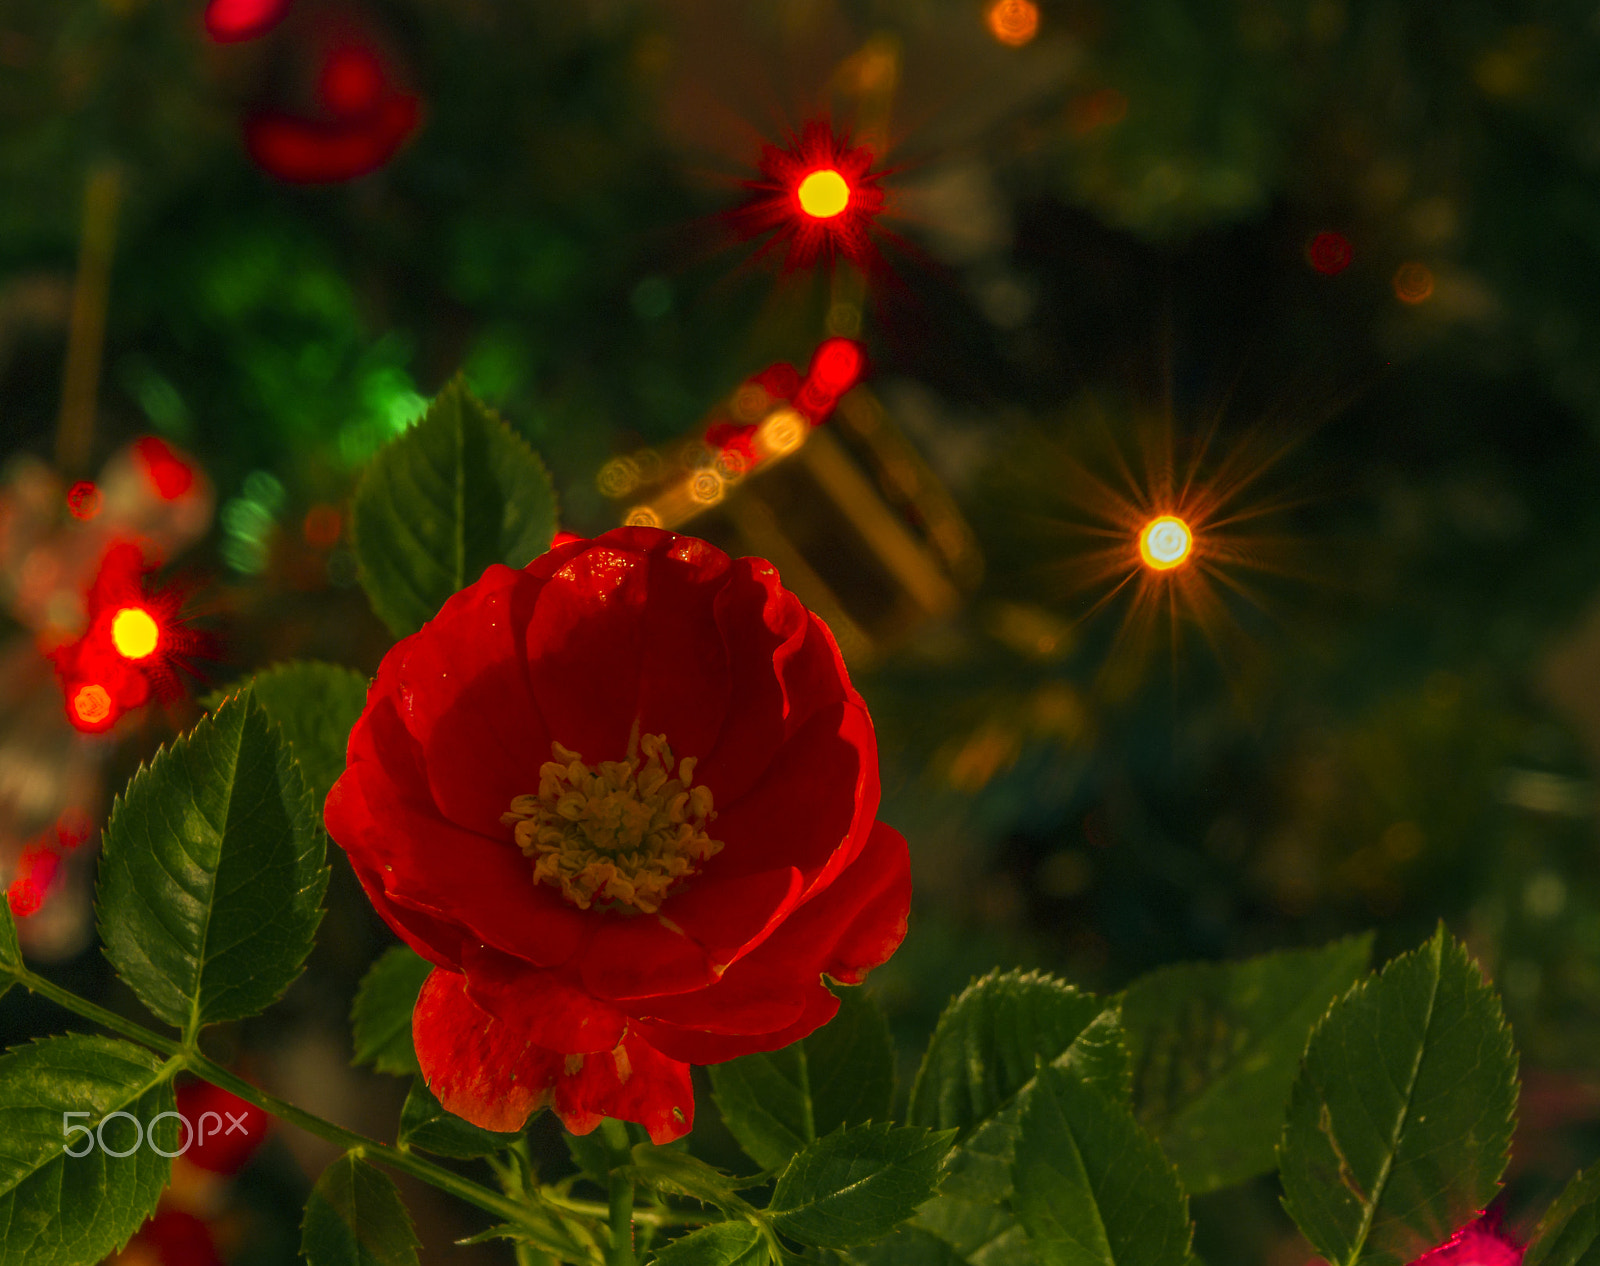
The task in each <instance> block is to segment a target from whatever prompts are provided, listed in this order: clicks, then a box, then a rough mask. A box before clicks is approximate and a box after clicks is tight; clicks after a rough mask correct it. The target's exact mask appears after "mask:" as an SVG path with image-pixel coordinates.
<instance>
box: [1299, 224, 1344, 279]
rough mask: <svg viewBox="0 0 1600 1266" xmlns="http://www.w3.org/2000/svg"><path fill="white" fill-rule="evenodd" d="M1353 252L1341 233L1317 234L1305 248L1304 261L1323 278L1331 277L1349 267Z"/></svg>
mask: <svg viewBox="0 0 1600 1266" xmlns="http://www.w3.org/2000/svg"><path fill="white" fill-rule="evenodd" d="M1353 258H1355V250H1354V248H1353V247H1352V246H1351V245H1350V239H1349V238H1347V237H1346V236H1345V235H1344V234H1343V233H1333V232H1326V233H1318V234H1317V235H1316V236H1315V237H1313V238H1312V239H1311V241H1310V243H1309V244H1308V245H1307V246H1306V259H1307V260H1308V261H1309V262H1310V264H1311V267H1313V268H1315V269H1316V270H1317V271H1318V272H1319V273H1321V274H1322V275H1323V276H1324V277H1332V276H1333V275H1334V274H1336V273H1342V272H1343V271H1344V270H1345V269H1346V268H1348V267H1350V261H1351V260H1352V259H1353Z"/></svg>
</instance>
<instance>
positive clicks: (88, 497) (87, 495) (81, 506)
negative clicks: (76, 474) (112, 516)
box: [67, 479, 101, 523]
mask: <svg viewBox="0 0 1600 1266" xmlns="http://www.w3.org/2000/svg"><path fill="white" fill-rule="evenodd" d="M100 502H101V496H100V489H99V488H97V487H95V485H94V483H93V482H91V481H90V480H88V479H80V480H78V482H77V483H75V484H73V485H72V487H71V488H69V489H68V490H67V512H68V513H69V514H71V515H72V517H73V518H75V519H81V520H82V521H83V522H85V523H87V522H88V521H89V520H90V519H92V518H94V516H95V515H97V514H99V513H100Z"/></svg>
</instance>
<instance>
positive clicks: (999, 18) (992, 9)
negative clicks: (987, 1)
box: [986, 0, 1039, 48]
mask: <svg viewBox="0 0 1600 1266" xmlns="http://www.w3.org/2000/svg"><path fill="white" fill-rule="evenodd" d="M986 16H987V20H988V23H989V34H990V35H992V36H994V37H995V39H997V40H999V41H1000V42H1001V43H1002V44H1009V45H1011V47H1012V48H1021V47H1022V45H1024V44H1026V43H1027V42H1028V41H1029V40H1031V39H1032V38H1033V37H1034V36H1035V35H1037V34H1038V33H1039V6H1038V5H1036V4H1034V3H1033V0H994V3H993V4H991V5H990V6H989V11H988V14H987V15H986Z"/></svg>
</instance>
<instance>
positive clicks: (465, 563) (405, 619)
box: [350, 377, 556, 637]
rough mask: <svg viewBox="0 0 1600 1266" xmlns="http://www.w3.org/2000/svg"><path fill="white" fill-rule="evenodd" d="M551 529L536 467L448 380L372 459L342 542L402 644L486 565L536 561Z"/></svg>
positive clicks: (545, 481) (543, 478)
mask: <svg viewBox="0 0 1600 1266" xmlns="http://www.w3.org/2000/svg"><path fill="white" fill-rule="evenodd" d="M555 524H556V501H555V492H554V490H553V489H552V487H551V484H550V476H549V474H548V473H546V471H545V468H544V463H543V462H541V461H540V460H539V458H538V456H537V455H536V454H535V453H534V451H533V450H532V449H531V448H529V447H528V446H527V444H526V443H524V442H523V441H522V439H521V438H520V437H518V436H517V435H516V434H514V433H513V432H512V430H511V428H509V427H508V426H507V425H506V424H505V423H504V422H503V421H501V420H500V417H499V415H498V414H496V413H495V412H494V411H493V410H492V409H490V408H488V407H487V406H486V405H484V404H483V402H482V401H480V400H479V399H478V398H477V397H476V396H474V395H473V394H472V392H471V391H470V390H469V389H468V388H467V385H466V382H465V380H464V379H462V378H460V377H457V378H455V379H453V380H452V381H451V382H450V383H449V384H448V385H447V386H446V387H445V388H444V390H443V391H441V392H440V393H439V394H438V396H437V397H435V398H434V401H433V404H432V405H431V406H430V407H429V409H428V413H427V416H426V417H424V418H423V419H422V421H420V422H418V423H417V424H416V425H415V426H414V427H412V428H411V429H410V430H409V431H407V432H406V433H405V434H404V435H402V436H400V437H399V438H398V439H396V440H394V441H393V442H392V443H390V444H389V445H387V446H386V447H385V448H384V449H383V450H382V451H381V452H379V453H378V455H377V456H376V457H375V458H373V460H372V464H371V465H370V466H368V467H367V470H366V473H365V474H364V475H363V476H362V478H361V483H360V485H359V486H358V487H357V488H356V492H355V497H354V499H353V501H352V502H351V522H350V536H351V541H352V543H353V545H354V546H355V553H356V560H357V562H358V563H359V565H360V579H361V585H362V587H363V588H364V589H365V590H366V591H367V597H368V598H369V599H371V601H372V609H373V610H374V611H376V612H377V613H378V616H379V618H380V619H382V620H383V622H384V623H385V624H387V625H388V626H389V628H390V629H391V630H392V631H393V633H394V635H395V636H396V637H404V636H405V635H406V634H408V633H415V632H416V631H417V630H418V629H419V628H421V627H422V626H423V624H425V623H426V622H427V621H429V620H431V619H432V618H433V617H434V616H435V615H436V614H437V613H438V611H439V608H440V607H441V606H442V605H444V600H445V599H446V598H448V597H449V596H450V595H451V594H453V593H456V592H457V591H458V590H461V589H465V588H466V587H467V586H468V585H470V584H472V582H473V581H475V580H477V579H478V577H479V576H481V575H483V571H484V568H486V567H488V566H489V565H490V564H491V563H509V564H510V565H511V566H513V567H523V566H526V565H527V563H528V562H530V561H531V560H532V559H534V558H537V557H538V556H539V555H540V554H542V553H544V551H545V550H547V549H549V548H550V540H551V538H552V537H553V536H554V534H555Z"/></svg>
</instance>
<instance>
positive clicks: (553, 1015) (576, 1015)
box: [462, 945, 627, 1055]
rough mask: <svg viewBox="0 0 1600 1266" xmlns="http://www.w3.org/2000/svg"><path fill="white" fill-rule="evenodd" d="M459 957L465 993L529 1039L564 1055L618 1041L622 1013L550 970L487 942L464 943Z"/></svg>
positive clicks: (624, 1022)
mask: <svg viewBox="0 0 1600 1266" xmlns="http://www.w3.org/2000/svg"><path fill="white" fill-rule="evenodd" d="M462 958H463V964H462V966H463V971H464V974H465V976H466V979H467V995H468V996H469V997H470V998H471V999H472V1001H473V1002H475V1003H477V1005H478V1006H479V1007H481V1008H482V1009H483V1010H484V1011H486V1012H487V1013H488V1014H489V1015H491V1016H493V1017H494V1018H495V1019H497V1020H500V1021H502V1022H504V1023H506V1024H509V1025H511V1026H513V1027H514V1028H516V1029H517V1031H518V1032H519V1033H521V1034H522V1036H524V1037H525V1038H527V1040H528V1041H530V1042H533V1043H535V1044H536V1045H538V1046H544V1047H548V1048H549V1049H550V1050H553V1051H558V1052H560V1053H561V1054H563V1055H573V1054H579V1053H583V1054H588V1053H590V1052H593V1051H609V1050H611V1049H612V1048H613V1047H615V1046H616V1044H617V1043H618V1042H620V1041H622V1035H623V1032H624V1031H625V1030H626V1028H627V1020H626V1018H625V1017H624V1016H623V1014H622V1012H620V1011H618V1010H617V1009H616V1008H615V1007H612V1006H608V1005H607V1004H605V1003H604V1002H599V1001H597V1000H596V999H595V998H593V997H591V996H590V995H589V994H588V993H586V992H585V991H584V990H582V989H579V988H577V987H576V986H574V985H573V984H572V983H571V982H569V981H567V980H565V979H563V978H562V977H560V976H559V975H557V974H556V973H555V972H549V971H538V970H536V969H530V968H529V967H528V965H527V964H526V963H525V962H523V961H522V960H521V959H516V958H511V957H510V956H509V955H506V954H501V953H499V952H498V951H496V950H492V949H490V948H488V947H487V946H471V945H469V946H467V947H466V949H465V950H464V951H463V955H462Z"/></svg>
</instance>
